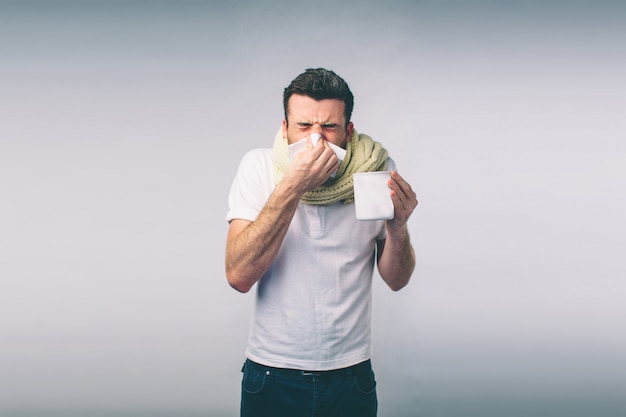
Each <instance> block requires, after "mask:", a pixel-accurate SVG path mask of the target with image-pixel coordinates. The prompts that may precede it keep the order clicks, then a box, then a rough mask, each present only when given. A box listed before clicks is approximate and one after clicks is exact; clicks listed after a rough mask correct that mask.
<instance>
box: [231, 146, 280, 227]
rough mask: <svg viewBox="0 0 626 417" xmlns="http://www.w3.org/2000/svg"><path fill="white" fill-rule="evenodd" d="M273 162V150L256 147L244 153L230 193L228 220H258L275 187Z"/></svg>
mask: <svg viewBox="0 0 626 417" xmlns="http://www.w3.org/2000/svg"><path fill="white" fill-rule="evenodd" d="M268 151H269V152H268ZM272 164H273V162H272V154H271V150H267V149H255V150H252V151H250V152H248V153H247V154H245V155H244V157H243V158H242V160H241V163H240V164H239V168H238V169H237V174H236V176H235V179H234V180H233V183H232V185H231V188H230V193H229V195H228V213H227V214H226V220H227V221H229V222H230V221H231V220H233V219H244V220H250V221H254V220H256V218H257V216H258V215H259V213H260V212H261V210H262V209H263V206H264V205H265V203H266V202H267V199H268V198H269V196H270V194H271V193H272V191H273V189H274V183H273V182H274V176H273V165H272Z"/></svg>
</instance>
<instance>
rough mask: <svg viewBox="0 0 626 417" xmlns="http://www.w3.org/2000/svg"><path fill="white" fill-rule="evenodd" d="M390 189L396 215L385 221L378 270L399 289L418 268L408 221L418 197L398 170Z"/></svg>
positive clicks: (393, 288) (389, 283) (384, 278)
mask: <svg viewBox="0 0 626 417" xmlns="http://www.w3.org/2000/svg"><path fill="white" fill-rule="evenodd" d="M389 188H391V200H392V201H393V206H394V211H395V214H394V218H393V219H391V220H387V221H386V222H385V227H386V229H387V238H386V239H384V240H379V241H378V242H377V243H378V246H377V253H378V272H379V273H380V276H381V277H382V278H383V280H384V281H385V282H386V283H387V285H388V286H389V288H391V289H392V290H394V291H398V290H400V289H402V288H403V287H404V286H406V285H407V284H408V283H409V279H410V278H411V274H412V273H413V270H414V269H415V252H414V251H413V246H412V245H411V239H410V237H409V230H408V228H407V221H408V220H409V217H410V216H411V213H413V210H414V209H415V207H417V198H416V195H415V192H414V191H413V189H412V188H411V186H410V185H409V183H407V182H406V181H405V180H404V179H403V178H402V177H401V176H400V174H398V173H397V172H396V171H392V172H391V179H390V180H389Z"/></svg>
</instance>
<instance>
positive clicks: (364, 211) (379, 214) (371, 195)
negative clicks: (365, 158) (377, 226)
mask: <svg viewBox="0 0 626 417" xmlns="http://www.w3.org/2000/svg"><path fill="white" fill-rule="evenodd" d="M352 179H353V181H354V209H355V211H356V218H357V219H359V220H387V219H393V215H394V212H393V202H392V201H391V189H390V188H389V186H388V185H387V181H389V171H377V172H360V173H357V174H353V175H352Z"/></svg>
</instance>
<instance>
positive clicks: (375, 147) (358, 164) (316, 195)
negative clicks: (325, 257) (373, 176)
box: [273, 128, 388, 205]
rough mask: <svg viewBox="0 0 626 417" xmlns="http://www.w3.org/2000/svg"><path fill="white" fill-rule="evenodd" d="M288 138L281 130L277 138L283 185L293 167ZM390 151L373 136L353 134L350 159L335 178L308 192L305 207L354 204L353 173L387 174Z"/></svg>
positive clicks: (276, 160)
mask: <svg viewBox="0 0 626 417" xmlns="http://www.w3.org/2000/svg"><path fill="white" fill-rule="evenodd" d="M287 146H288V142H287V138H284V137H283V130H282V128H280V129H279V130H278V133H277V134H276V137H275V139H274V148H273V152H274V179H275V181H276V184H278V183H279V182H280V180H281V179H282V177H283V174H284V173H285V170H286V169H287V165H289V150H288V148H287ZM387 156H388V154H387V150H386V149H385V148H383V147H382V145H381V144H380V143H378V142H375V141H374V140H373V139H372V138H371V137H369V136H367V135H363V134H358V133H357V132H356V131H354V132H353V134H352V138H351V139H350V141H348V143H347V146H346V156H345V158H344V160H343V161H341V163H340V164H339V169H337V173H336V174H335V177H334V178H329V179H328V180H327V181H326V182H325V183H324V184H322V185H320V186H319V187H317V188H316V189H314V190H312V191H309V192H307V193H305V194H304V195H303V196H302V199H301V200H300V201H302V202H303V203H305V204H316V205H330V204H334V203H336V202H338V201H342V200H343V202H344V204H349V203H352V202H354V187H353V183H352V174H354V173H357V172H372V171H384V170H385V169H387Z"/></svg>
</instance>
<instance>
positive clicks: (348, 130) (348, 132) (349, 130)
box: [346, 122, 354, 143]
mask: <svg viewBox="0 0 626 417" xmlns="http://www.w3.org/2000/svg"><path fill="white" fill-rule="evenodd" d="M353 132H354V125H353V124H352V122H349V123H348V127H346V143H348V142H350V139H352V133H353Z"/></svg>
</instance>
